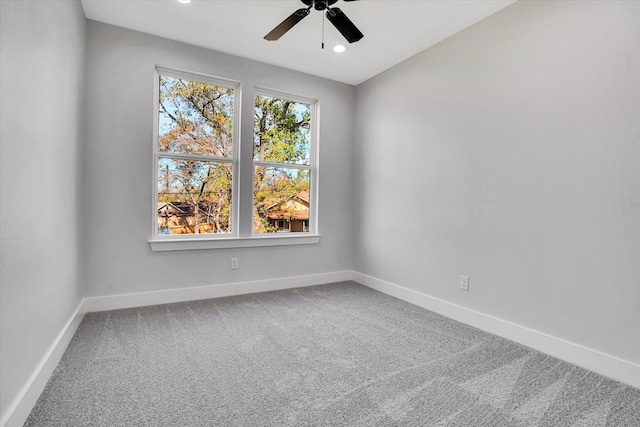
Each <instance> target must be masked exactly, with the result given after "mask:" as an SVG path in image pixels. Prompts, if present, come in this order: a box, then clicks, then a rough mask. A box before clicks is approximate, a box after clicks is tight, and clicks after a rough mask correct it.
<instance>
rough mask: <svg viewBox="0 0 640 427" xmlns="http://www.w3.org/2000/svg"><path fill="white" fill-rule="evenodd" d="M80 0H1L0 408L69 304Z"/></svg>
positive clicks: (75, 290) (78, 260) (76, 209)
mask: <svg viewBox="0 0 640 427" xmlns="http://www.w3.org/2000/svg"><path fill="white" fill-rule="evenodd" d="M85 25H86V20H85V18H84V12H83V11H82V7H81V5H80V2H79V1H73V2H69V1H61V2H58V1H5V0H3V1H1V2H0V31H1V32H0V73H1V76H2V77H1V79H0V81H1V87H0V93H1V94H2V96H0V129H1V131H0V142H1V145H0V236H1V237H0V259H1V264H0V265H1V267H0V333H1V335H0V378H1V379H2V381H0V384H1V385H0V414H2V416H4V414H6V413H7V410H8V407H9V405H10V404H11V403H12V402H13V401H14V399H15V398H16V397H17V395H18V393H19V392H20V389H21V388H22V387H23V386H24V385H25V384H26V382H27V380H28V379H29V377H30V376H31V374H32V373H33V371H34V370H35V368H36V366H37V365H38V363H39V362H40V360H41V359H42V357H44V355H45V353H46V351H47V349H48V348H49V346H51V345H52V343H53V342H54V340H55V338H56V337H57V335H58V334H59V333H60V331H61V330H62V328H63V326H64V325H65V323H66V322H67V321H68V320H69V319H70V317H71V315H72V314H73V312H74V311H75V309H76V308H77V307H78V304H79V302H80V294H81V292H80V286H81V281H82V256H81V254H82V250H81V247H82V240H81V224H82V218H81V207H82V206H81V187H82V179H81V171H82V170H81V158H82V155H81V151H82V130H81V129H82V111H83V88H84V54H85Z"/></svg>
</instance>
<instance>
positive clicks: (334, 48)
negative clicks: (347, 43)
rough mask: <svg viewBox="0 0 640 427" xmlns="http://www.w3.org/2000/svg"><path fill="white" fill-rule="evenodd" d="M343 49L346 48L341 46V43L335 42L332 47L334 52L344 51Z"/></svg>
mask: <svg viewBox="0 0 640 427" xmlns="http://www.w3.org/2000/svg"><path fill="white" fill-rule="evenodd" d="M345 50H347V48H346V47H344V46H343V45H341V44H337V45H335V46H334V47H333V51H334V52H338V53H342V52H344V51H345Z"/></svg>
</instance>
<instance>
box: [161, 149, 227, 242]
mask: <svg viewBox="0 0 640 427" xmlns="http://www.w3.org/2000/svg"><path fill="white" fill-rule="evenodd" d="M231 177H232V175H231V164H229V163H213V162H199V161H195V160H176V159H167V158H161V159H159V161H158V207H157V209H158V225H157V226H158V234H200V233H229V232H230V231H231Z"/></svg>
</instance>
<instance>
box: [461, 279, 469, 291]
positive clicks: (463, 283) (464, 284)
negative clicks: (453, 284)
mask: <svg viewBox="0 0 640 427" xmlns="http://www.w3.org/2000/svg"><path fill="white" fill-rule="evenodd" d="M460 289H462V290H463V291H468V290H469V276H460Z"/></svg>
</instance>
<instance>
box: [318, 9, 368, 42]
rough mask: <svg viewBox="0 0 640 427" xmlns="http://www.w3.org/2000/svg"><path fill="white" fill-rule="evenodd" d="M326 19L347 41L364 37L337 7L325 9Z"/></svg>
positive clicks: (355, 40)
mask: <svg viewBox="0 0 640 427" xmlns="http://www.w3.org/2000/svg"><path fill="white" fill-rule="evenodd" d="M327 19H328V20H329V22H331V23H332V24H333V26H334V27H336V28H337V29H338V31H340V33H341V34H342V35H343V36H344V38H345V39H347V41H348V42H349V43H353V42H357V41H358V40H360V39H361V38H363V37H364V34H362V33H361V32H360V30H359V29H358V28H357V27H356V26H355V25H354V24H353V22H351V20H350V19H349V18H347V15H345V14H344V12H343V11H341V10H340V9H339V8H337V7H332V8H331V9H327Z"/></svg>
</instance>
